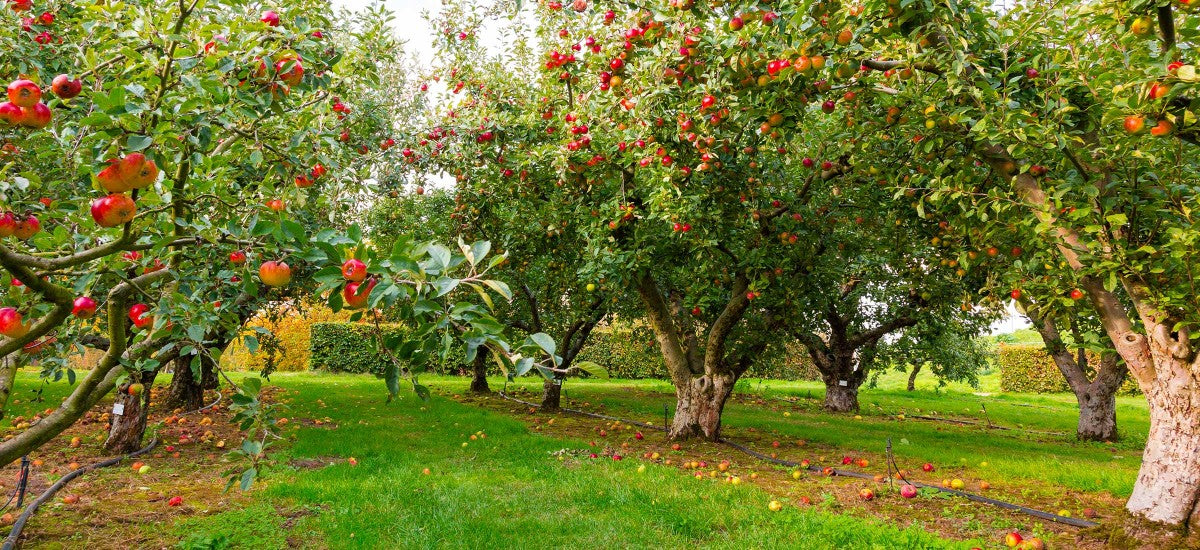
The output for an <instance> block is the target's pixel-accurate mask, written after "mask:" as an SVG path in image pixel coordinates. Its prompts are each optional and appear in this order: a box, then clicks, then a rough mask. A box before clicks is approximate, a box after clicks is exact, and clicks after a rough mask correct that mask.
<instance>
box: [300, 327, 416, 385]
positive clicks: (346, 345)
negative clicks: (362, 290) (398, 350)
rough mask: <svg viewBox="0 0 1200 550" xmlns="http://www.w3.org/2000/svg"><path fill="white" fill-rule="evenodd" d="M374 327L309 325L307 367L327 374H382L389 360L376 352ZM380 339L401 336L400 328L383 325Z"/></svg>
mask: <svg viewBox="0 0 1200 550" xmlns="http://www.w3.org/2000/svg"><path fill="white" fill-rule="evenodd" d="M373 330H374V327H372V326H371V325H368V324H365V323H317V324H315V325H313V326H312V339H311V348H310V350H309V357H310V359H309V368H312V369H314V370H315V369H323V370H327V371H329V372H349V373H356V374H376V375H382V374H383V371H384V369H385V368H387V365H388V361H389V359H388V357H387V356H386V355H385V354H383V353H379V352H376V351H375V343H374V341H373V340H374V338H375V334H374V332H373ZM382 330H383V336H384V338H387V337H388V336H391V335H393V334H403V333H405V332H406V331H407V330H408V329H407V328H406V327H404V326H402V325H392V324H388V325H382Z"/></svg>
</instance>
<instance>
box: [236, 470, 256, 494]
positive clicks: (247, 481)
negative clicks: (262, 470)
mask: <svg viewBox="0 0 1200 550" xmlns="http://www.w3.org/2000/svg"><path fill="white" fill-rule="evenodd" d="M257 477H258V468H255V467H253V466H251V467H250V468H249V469H247V470H246V471H245V472H242V482H241V483H240V484H239V485H240V486H241V489H242V490H243V491H249V490H250V487H251V486H252V485H254V479H255V478H257Z"/></svg>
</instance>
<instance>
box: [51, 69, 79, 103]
mask: <svg viewBox="0 0 1200 550" xmlns="http://www.w3.org/2000/svg"><path fill="white" fill-rule="evenodd" d="M50 91H52V92H54V95H56V96H58V97H60V98H62V99H71V98H73V97H75V96H78V95H79V93H80V92H82V91H83V82H80V81H79V79H78V78H76V79H75V80H71V77H69V76H67V75H65V74H60V75H58V76H56V77H54V80H53V81H51V82H50Z"/></svg>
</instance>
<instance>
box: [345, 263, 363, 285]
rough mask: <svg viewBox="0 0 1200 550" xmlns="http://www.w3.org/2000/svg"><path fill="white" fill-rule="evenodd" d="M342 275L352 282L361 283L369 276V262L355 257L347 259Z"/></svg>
mask: <svg viewBox="0 0 1200 550" xmlns="http://www.w3.org/2000/svg"><path fill="white" fill-rule="evenodd" d="M342 277H344V278H345V279H346V280H347V281H350V282H352V283H361V282H362V281H363V279H366V278H367V264H365V263H363V262H362V260H358V259H355V258H350V259H349V260H346V261H345V262H344V263H342Z"/></svg>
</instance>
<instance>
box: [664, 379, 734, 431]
mask: <svg viewBox="0 0 1200 550" xmlns="http://www.w3.org/2000/svg"><path fill="white" fill-rule="evenodd" d="M737 379H738V376H737V375H736V374H733V373H720V374H717V373H714V374H706V375H704V376H701V377H699V378H693V379H692V380H691V383H690V384H686V385H683V386H676V387H675V399H676V404H675V419H674V421H672V423H671V431H670V433H669V437H670V438H671V439H688V438H691V437H702V438H704V439H707V440H709V441H717V440H719V439H720V438H721V411H722V410H723V409H724V408H725V401H726V400H728V399H729V395H730V394H732V393H733V386H734V384H736V383H737Z"/></svg>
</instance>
